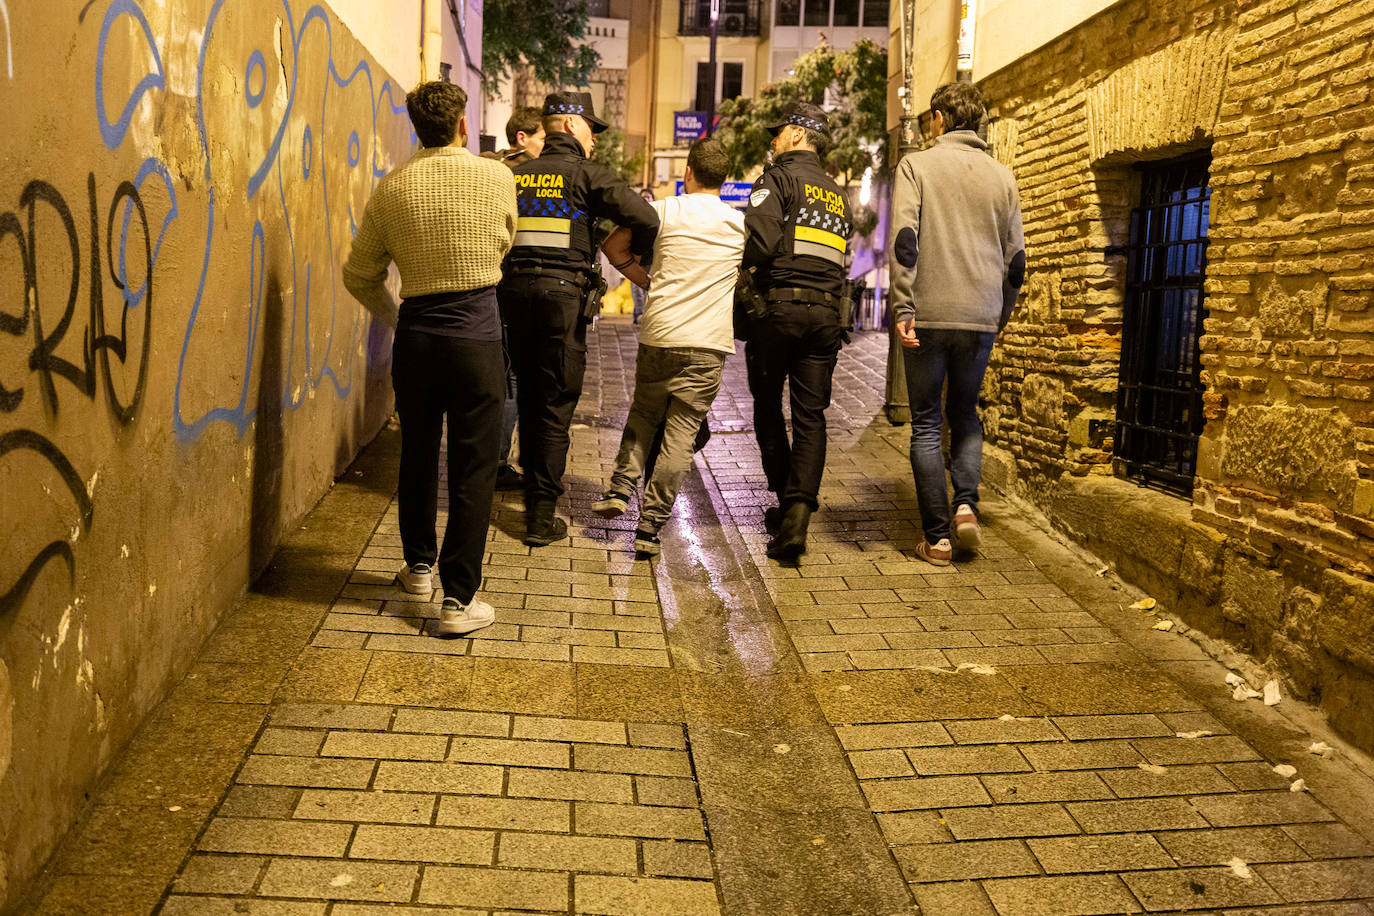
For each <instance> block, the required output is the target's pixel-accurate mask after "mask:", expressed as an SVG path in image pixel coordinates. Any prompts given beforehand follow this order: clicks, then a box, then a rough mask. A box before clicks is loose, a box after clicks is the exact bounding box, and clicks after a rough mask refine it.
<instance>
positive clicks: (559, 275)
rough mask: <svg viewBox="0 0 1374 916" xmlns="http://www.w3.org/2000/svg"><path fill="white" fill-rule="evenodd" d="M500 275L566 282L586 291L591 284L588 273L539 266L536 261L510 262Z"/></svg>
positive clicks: (544, 265)
mask: <svg viewBox="0 0 1374 916" xmlns="http://www.w3.org/2000/svg"><path fill="white" fill-rule="evenodd" d="M502 273H503V274H504V275H505V277H506V278H508V279H515V278H516V277H520V278H523V279H527V280H535V279H539V280H542V279H549V280H567V281H568V282H569V283H571V284H573V285H574V286H576V287H577V288H578V289H586V288H587V286H588V285H589V284H590V283H591V274H590V273H588V272H584V271H577V270H572V269H570V268H567V267H564V266H562V265H559V266H557V267H555V266H552V265H549V264H541V263H539V262H538V261H511V262H509V263H508V264H506V265H505V268H504V270H503V271H502Z"/></svg>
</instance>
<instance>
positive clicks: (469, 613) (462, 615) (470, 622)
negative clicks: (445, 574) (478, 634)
mask: <svg viewBox="0 0 1374 916" xmlns="http://www.w3.org/2000/svg"><path fill="white" fill-rule="evenodd" d="M495 622H496V611H495V610H493V609H492V606H491V605H490V604H487V603H486V602H485V601H480V600H478V599H477V598H473V599H472V600H471V601H469V602H468V606H467V607H463V606H462V605H461V604H459V603H458V599H457V598H445V599H444V603H443V606H442V607H440V609H439V622H438V623H436V624H435V625H434V635H435V636H439V637H442V638H446V639H453V638H454V637H456V636H465V635H467V634H468V633H471V632H472V631H474V630H480V629H482V628H483V627H489V626H491V625H492V624H493V623H495Z"/></svg>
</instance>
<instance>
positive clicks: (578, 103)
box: [543, 92, 611, 134]
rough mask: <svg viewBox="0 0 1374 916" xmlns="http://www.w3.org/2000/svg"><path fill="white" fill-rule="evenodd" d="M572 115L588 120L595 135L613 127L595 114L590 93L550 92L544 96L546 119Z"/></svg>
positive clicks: (544, 114)
mask: <svg viewBox="0 0 1374 916" xmlns="http://www.w3.org/2000/svg"><path fill="white" fill-rule="evenodd" d="M570 114H574V115H581V116H582V117H584V118H586V119H587V123H588V124H590V125H591V126H592V133H594V134H599V133H601V132H602V131H603V130H605V129H606V128H608V127H610V126H611V125H609V124H607V123H606V122H605V121H603V120H601V119H600V118H598V117H597V116H596V115H595V114H594V113H593V111H592V94H591V93H590V92H550V93H549V94H548V95H546V96H544V112H543V116H544V117H546V118H547V117H549V116H550V115H570Z"/></svg>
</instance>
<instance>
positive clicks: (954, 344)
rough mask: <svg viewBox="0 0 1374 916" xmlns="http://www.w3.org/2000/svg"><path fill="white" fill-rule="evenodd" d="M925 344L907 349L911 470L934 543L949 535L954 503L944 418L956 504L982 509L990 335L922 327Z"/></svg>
mask: <svg viewBox="0 0 1374 916" xmlns="http://www.w3.org/2000/svg"><path fill="white" fill-rule="evenodd" d="M916 337H917V338H918V339H919V340H920V342H921V345H920V346H919V347H914V348H912V349H910V350H904V351H903V354H904V356H905V362H906V390H907V396H908V398H909V399H910V401H911V472H912V475H913V476H915V478H916V502H917V504H918V505H919V506H920V510H921V527H922V528H923V529H924V530H925V536H926V541H927V542H928V543H930V544H934V543H936V542H938V541H939V540H940V539H941V538H947V537H949V522H950V502H949V490H948V489H947V487H946V484H945V457H944V453H943V450H942V449H941V438H942V436H941V428H942V426H943V425H944V416H942V414H941V410H940V392H941V389H944V388H946V382H948V388H947V391H946V393H945V405H944V414H945V415H947V416H948V417H949V455H950V462H949V476H950V480H951V482H952V483H953V484H954V505H955V506H960V505H964V504H968V505H969V506H972V507H973V509H974V510H975V511H977V509H978V484H979V482H980V480H981V479H982V476H983V424H982V422H981V421H980V420H979V419H978V390H979V389H980V388H982V386H983V373H984V372H986V371H987V368H988V357H989V356H990V355H991V354H992V342H993V340H994V339H996V337H997V335H996V334H994V333H992V332H991V331H951V330H944V329H939V328H917V329H916Z"/></svg>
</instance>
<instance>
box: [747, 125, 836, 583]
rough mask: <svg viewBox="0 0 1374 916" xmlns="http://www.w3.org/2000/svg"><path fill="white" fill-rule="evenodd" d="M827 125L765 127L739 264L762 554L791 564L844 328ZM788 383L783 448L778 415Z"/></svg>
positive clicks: (812, 494)
mask: <svg viewBox="0 0 1374 916" xmlns="http://www.w3.org/2000/svg"><path fill="white" fill-rule="evenodd" d="M828 129H829V119H828V118H827V117H826V114H825V112H824V111H822V110H821V109H820V108H818V107H817V106H815V105H810V104H806V103H797V104H793V105H790V106H788V108H787V110H786V111H785V113H784V115H783V118H782V120H781V121H778V122H777V123H775V124H771V125H768V130H769V132H770V133H772V135H773V141H772V143H771V144H770V149H772V151H773V164H772V165H771V166H770V167H768V168H767V169H765V170H764V173H763V175H762V176H761V177H760V178H759V180H758V181H757V182H755V183H754V187H753V189H752V191H751V193H750V195H749V209H748V210H746V211H745V214H744V229H745V241H744V262H743V266H744V267H745V268H746V269H749V268H753V275H754V287H755V289H756V290H757V291H758V294H759V297H760V299H761V300H762V302H761V303H760V305H759V308H760V310H761V312H762V314H760V315H758V316H757V317H755V318H754V319H753V320H752V321H750V322H749V331H748V342H747V343H746V345H745V350H744V358H745V364H746V365H747V367H748V371H749V391H750V393H751V394H752V395H753V396H754V434H755V436H757V438H758V443H759V452H760V453H761V455H762V457H763V471H764V475H765V476H766V477H767V479H768V489H770V490H772V491H773V493H775V494H776V495H777V497H778V506H777V507H776V508H771V509H769V510H768V511H767V512H766V513H765V523H766V524H767V527H768V529H769V532H770V533H772V534H773V537H772V539H771V540H770V541H769V542H768V556H770V557H772V558H774V559H779V560H795V559H796V558H797V557H798V556H800V555H801V554H802V553H804V552H805V551H806V531H807V527H808V526H809V525H810V521H811V513H812V512H814V511H815V510H816V509H817V508H818V506H819V503H818V502H817V493H818V492H819V490H820V485H821V474H822V472H823V471H824V470H825V409H826V408H827V407H829V406H830V380H831V375H832V374H833V372H834V370H835V360H836V358H837V357H838V355H839V352H840V347H841V345H842V344H843V343H844V342H845V340H847V333H846V332H847V328H846V327H845V326H844V325H845V324H847V323H848V319H847V311H848V310H847V309H845V310H844V313H845V314H846V317H845V318H844V319H843V320H842V318H841V315H842V308H841V307H842V295H843V293H844V282H845V273H846V269H845V264H846V255H847V249H848V244H849V241H848V240H849V236H850V234H851V233H852V231H853V225H852V223H851V222H850V213H849V203H848V201H847V200H846V199H845V196H844V193H843V192H842V191H841V190H840V188H839V186H838V185H836V184H835V182H834V181H833V180H832V179H831V178H830V176H829V175H827V174H826V173H825V170H824V168H822V166H821V160H820V156H819V152H820V151H821V150H822V149H823V148H824V146H825V144H826V143H827V142H828V140H829V135H828ZM784 381H785V382H787V383H788V387H789V390H790V394H791V406H792V440H791V442H789V441H788V437H787V427H786V424H785V421H784V420H783V415H782V386H783V382H784Z"/></svg>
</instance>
